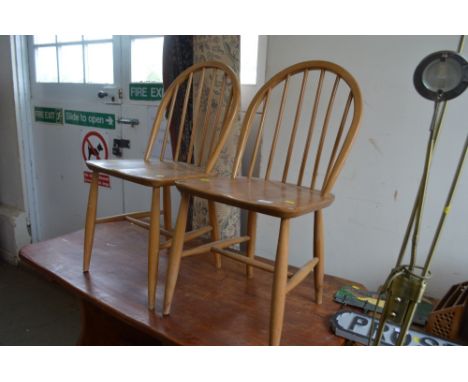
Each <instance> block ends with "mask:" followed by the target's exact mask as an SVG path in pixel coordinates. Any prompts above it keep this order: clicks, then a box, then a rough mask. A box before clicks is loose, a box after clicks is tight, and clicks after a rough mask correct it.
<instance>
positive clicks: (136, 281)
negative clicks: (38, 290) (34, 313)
mask: <svg viewBox="0 0 468 382" xmlns="http://www.w3.org/2000/svg"><path fill="white" fill-rule="evenodd" d="M82 247H83V231H82V230H81V231H77V232H74V233H70V234H67V235H64V236H60V237H57V238H55V239H51V240H47V241H43V242H40V243H35V244H31V245H28V246H25V247H23V248H22V249H21V251H20V259H21V261H22V262H23V263H25V264H27V265H29V266H31V267H32V268H34V269H35V270H37V271H38V272H39V273H41V274H43V275H44V276H46V277H48V278H49V279H51V280H53V281H56V282H58V283H59V284H61V285H62V286H64V287H65V288H66V289H68V290H70V291H72V292H73V293H76V294H77V295H78V296H79V297H80V298H81V299H83V300H84V301H86V302H90V303H92V304H95V305H96V306H97V307H99V308H100V309H101V310H103V311H105V312H106V313H108V314H110V315H111V316H112V317H115V318H118V319H119V320H122V321H123V322H125V323H126V324H128V325H130V326H132V327H134V328H136V329H138V330H140V331H142V332H144V333H146V334H147V335H148V336H151V337H153V338H156V339H158V340H160V341H161V342H163V343H167V344H174V345H175V344H177V345H266V344H268V328H269V312H270V293H271V285H272V279H273V277H272V274H270V273H267V272H263V271H261V270H255V274H254V277H253V279H250V280H249V279H247V278H246V277H245V267H244V266H243V265H241V264H239V263H237V262H234V261H231V260H230V259H227V258H223V267H222V269H221V270H216V268H215V267H214V265H213V258H212V256H211V255H210V254H206V255H199V256H191V257H188V258H184V259H183V260H182V265H181V273H180V275H179V280H178V284H177V287H176V291H175V296H174V301H173V305H172V311H171V315H170V316H169V317H162V315H161V312H162V300H163V292H164V281H165V272H166V267H167V254H166V252H165V251H162V252H161V256H160V266H159V280H158V289H157V301H156V311H155V312H151V311H149V310H148V309H147V308H146V294H147V287H146V277H147V272H146V269H147V257H146V248H147V231H146V230H145V229H143V228H140V227H137V226H135V225H133V224H131V223H128V222H117V223H106V224H98V225H97V226H96V234H95V241H94V252H93V257H92V259H91V268H90V272H89V273H88V274H83V273H82ZM351 283H352V282H351V281H347V280H343V279H340V278H337V277H333V276H328V275H327V276H326V277H325V290H324V298H323V304H322V305H317V304H315V302H314V290H313V277H312V275H309V276H308V277H307V279H306V280H305V281H304V282H303V283H302V284H301V285H299V286H298V287H297V288H296V289H294V290H293V291H292V292H291V293H290V294H288V296H287V299H286V313H285V322H284V328H283V336H282V341H281V344H282V345H342V344H344V339H342V338H339V337H336V336H335V335H334V334H333V333H332V331H331V330H330V323H329V321H330V317H331V316H332V315H333V314H334V313H336V312H337V311H338V310H339V309H340V308H341V307H340V305H339V304H338V303H335V302H334V301H333V295H334V293H335V292H336V291H337V290H338V289H339V288H340V287H341V286H343V285H347V284H351ZM353 284H355V283H353Z"/></svg>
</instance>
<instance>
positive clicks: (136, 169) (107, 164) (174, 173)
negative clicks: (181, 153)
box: [86, 159, 209, 186]
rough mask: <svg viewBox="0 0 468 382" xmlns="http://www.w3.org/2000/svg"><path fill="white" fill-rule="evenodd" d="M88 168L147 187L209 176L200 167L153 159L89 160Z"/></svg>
mask: <svg viewBox="0 0 468 382" xmlns="http://www.w3.org/2000/svg"><path fill="white" fill-rule="evenodd" d="M86 165H87V166H88V168H89V169H90V170H92V171H97V172H101V173H105V174H109V175H112V176H115V177H118V178H122V179H126V180H129V181H132V182H134V183H138V184H142V185H145V186H164V185H169V184H173V183H174V182H175V181H176V180H178V179H192V178H200V177H207V176H209V175H208V174H206V172H204V171H203V170H201V169H200V168H198V167H195V166H193V165H189V164H186V163H182V162H172V161H160V160H159V159H151V161H148V162H146V161H144V160H143V159H115V160H112V159H110V160H89V161H87V162H86Z"/></svg>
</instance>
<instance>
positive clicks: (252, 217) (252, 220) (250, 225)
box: [246, 211, 257, 279]
mask: <svg viewBox="0 0 468 382" xmlns="http://www.w3.org/2000/svg"><path fill="white" fill-rule="evenodd" d="M247 235H248V236H249V237H250V239H249V241H248V242H247V257H249V258H250V259H251V260H253V259H254V257H255V242H256V238H257V213H256V212H254V211H249V215H248V217H247ZM253 270H254V268H253V267H252V266H251V265H247V266H246V273H247V277H248V278H249V279H251V278H252V277H253Z"/></svg>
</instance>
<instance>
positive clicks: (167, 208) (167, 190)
mask: <svg viewBox="0 0 468 382" xmlns="http://www.w3.org/2000/svg"><path fill="white" fill-rule="evenodd" d="M163 210H164V228H165V229H167V230H168V231H170V230H172V205H171V186H164V187H163Z"/></svg>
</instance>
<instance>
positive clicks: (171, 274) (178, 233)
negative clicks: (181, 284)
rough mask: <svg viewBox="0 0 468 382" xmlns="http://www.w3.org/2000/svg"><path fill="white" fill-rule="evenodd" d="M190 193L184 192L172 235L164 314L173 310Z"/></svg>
mask: <svg viewBox="0 0 468 382" xmlns="http://www.w3.org/2000/svg"><path fill="white" fill-rule="evenodd" d="M189 201H190V195H189V194H187V193H182V195H181V201H180V207H179V215H178V216H177V223H176V226H175V231H174V236H173V237H172V247H171V252H170V255H169V264H168V266H167V275H166V287H165V291H164V309H163V314H164V315H169V314H170V311H171V304H172V297H173V296H174V290H175V286H176V283H177V276H178V275H179V269H180V260H181V258H182V251H183V249H184V233H185V225H186V224H187V213H188V209H189Z"/></svg>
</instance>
